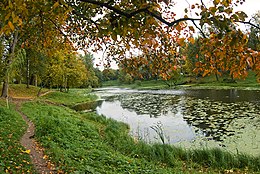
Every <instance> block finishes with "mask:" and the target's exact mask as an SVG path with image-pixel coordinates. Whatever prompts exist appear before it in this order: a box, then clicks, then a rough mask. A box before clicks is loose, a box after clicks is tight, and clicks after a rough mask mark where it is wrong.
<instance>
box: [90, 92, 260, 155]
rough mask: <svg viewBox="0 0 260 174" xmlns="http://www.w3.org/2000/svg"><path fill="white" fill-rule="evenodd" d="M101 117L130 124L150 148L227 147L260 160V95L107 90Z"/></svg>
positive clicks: (131, 131)
mask: <svg viewBox="0 0 260 174" xmlns="http://www.w3.org/2000/svg"><path fill="white" fill-rule="evenodd" d="M95 94H97V95H99V96H100V97H101V98H102V99H103V101H102V102H101V103H100V104H99V106H98V107H97V108H96V111H97V113H98V114H103V115H105V116H106V117H109V118H113V119H116V120H118V121H122V122H125V123H127V124H129V125H130V133H131V135H132V136H134V137H135V138H138V139H142V140H144V141H146V142H148V143H154V142H164V143H169V144H175V145H181V146H185V147H187V148H197V147H198V148H201V147H221V148H224V149H226V150H228V151H231V152H237V151H238V152H243V153H248V154H252V155H260V147H259V145H260V115H259V113H260V102H259V101H260V92H259V91H249V90H235V89H232V90H208V89H207V90H206V89H203V90H130V89H120V88H101V89H99V90H97V91H95Z"/></svg>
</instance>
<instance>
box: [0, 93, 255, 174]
mask: <svg viewBox="0 0 260 174" xmlns="http://www.w3.org/2000/svg"><path fill="white" fill-rule="evenodd" d="M21 90H23V89H21ZM88 92H89V91H87V90H72V91H70V92H69V93H60V92H52V93H49V94H47V95H45V96H43V97H40V98H39V99H37V100H34V101H30V102H29V101H28V102H26V103H24V104H23V105H22V111H23V112H24V113H25V114H26V115H27V116H28V117H29V118H30V119H31V120H32V121H33V122H34V123H35V125H36V135H35V138H36V139H37V140H38V141H39V142H40V143H41V144H42V146H43V147H44V148H45V151H46V153H47V155H48V156H49V159H51V160H52V161H53V162H54V163H55V164H56V166H57V168H58V169H59V170H60V171H64V172H66V173H94V174H98V173H101V174H103V173H106V174H107V173H108V174H109V173H111V174H112V173H113V174H114V173H118V174H120V173H140V174H141V173H142V174H143V173H149V174H150V173H154V174H157V173H162V174H166V173H232V172H233V173H260V157H258V158H257V157H250V156H247V155H243V154H230V153H228V152H225V151H221V150H219V149H211V150H210V149H201V150H185V149H182V148H177V147H173V146H170V145H163V144H153V145H149V144H145V143H143V142H141V141H137V140H135V139H133V138H132V137H130V136H129V135H128V130H129V127H128V126H127V125H126V124H124V123H120V122H116V121H115V120H112V119H107V118H105V117H103V116H99V115H97V114H95V113H93V112H89V113H81V112H76V111H74V110H72V109H70V108H68V107H66V106H71V105H74V104H75V103H79V102H86V101H92V100H94V99H95V97H94V96H91V95H89V93H88ZM46 101H48V102H46ZM54 103H55V105H53V104H54ZM0 105H1V106H0V109H1V110H0V111H1V112H0V118H1V119H0V125H1V128H0V130H1V131H0V139H1V141H0V145H1V146H0V147H1V160H0V171H5V170H7V172H9V173H22V172H24V173H30V172H31V173H33V169H32V165H31V164H30V161H29V156H28V154H27V153H26V151H25V149H22V147H21V146H20V145H19V139H20V137H21V135H22V134H23V132H24V131H25V127H26V125H25V123H24V122H23V120H22V118H21V116H19V115H18V114H17V113H16V112H15V111H14V109H13V107H11V109H9V110H8V109H6V108H5V102H4V101H1V100H0ZM2 113H3V114H2ZM2 140H3V143H2ZM27 171H30V172H27Z"/></svg>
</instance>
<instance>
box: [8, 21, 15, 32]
mask: <svg viewBox="0 0 260 174" xmlns="http://www.w3.org/2000/svg"><path fill="white" fill-rule="evenodd" d="M8 25H9V27H10V28H11V30H13V31H14V25H13V23H12V22H11V21H8Z"/></svg>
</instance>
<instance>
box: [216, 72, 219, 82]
mask: <svg viewBox="0 0 260 174" xmlns="http://www.w3.org/2000/svg"><path fill="white" fill-rule="evenodd" d="M215 77H216V80H217V81H219V79H218V74H217V73H215Z"/></svg>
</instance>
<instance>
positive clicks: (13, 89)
mask: <svg viewBox="0 0 260 174" xmlns="http://www.w3.org/2000/svg"><path fill="white" fill-rule="evenodd" d="M0 90H2V86H1V87H0ZM38 91H39V87H35V86H29V88H27V87H26V85H25V84H10V85H9V95H10V96H11V97H18V98H31V97H36V96H37V93H38ZM47 91H49V89H42V91H41V92H42V93H43V92H47Z"/></svg>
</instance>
